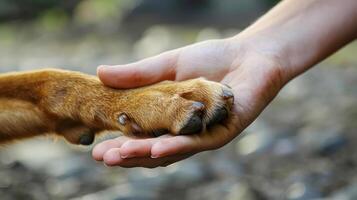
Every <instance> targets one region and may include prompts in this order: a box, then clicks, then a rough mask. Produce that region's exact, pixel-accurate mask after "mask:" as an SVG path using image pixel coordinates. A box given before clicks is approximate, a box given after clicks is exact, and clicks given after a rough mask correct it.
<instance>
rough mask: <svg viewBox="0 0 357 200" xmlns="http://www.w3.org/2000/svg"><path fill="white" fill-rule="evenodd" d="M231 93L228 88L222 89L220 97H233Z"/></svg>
mask: <svg viewBox="0 0 357 200" xmlns="http://www.w3.org/2000/svg"><path fill="white" fill-rule="evenodd" d="M233 96H234V95H233V93H232V92H231V91H229V90H223V94H222V97H223V99H225V100H227V99H231V98H233Z"/></svg>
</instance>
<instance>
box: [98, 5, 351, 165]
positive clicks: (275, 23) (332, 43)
mask: <svg viewBox="0 0 357 200" xmlns="http://www.w3.org/2000/svg"><path fill="white" fill-rule="evenodd" d="M356 22H357V1H355V0H285V1H283V2H281V3H280V4H278V5H277V6H276V7H275V8H273V9H272V10H271V11H269V12H268V13H267V14H266V15H264V16H263V17H262V18H260V19H259V20H258V21H257V22H255V23H254V24H253V25H251V26H250V27H248V28H247V29H246V30H244V31H243V32H241V33H240V34H238V35H237V36H235V37H232V38H228V39H223V40H212V41H206V42H202V43H197V44H193V45H190V46H187V47H183V48H180V49H176V50H172V51H169V52H165V53H162V54H160V55H158V56H155V57H152V58H147V59H144V60H142V61H139V62H136V63H132V64H128V65H120V66H102V67H99V68H98V76H99V78H100V79H101V80H102V82H103V83H104V84H106V85H108V86H111V87H117V88H131V87H138V86H143V85H147V84H152V83H155V82H158V81H162V80H179V81H180V80H185V79H191V78H195V77H199V76H203V77H206V78H208V79H210V80H214V81H219V82H222V83H225V84H227V85H229V86H231V87H232V90H233V92H234V95H235V107H234V112H235V114H236V116H238V119H239V121H238V122H237V125H236V126H235V129H234V130H230V132H224V131H220V132H217V133H215V134H213V135H214V137H204V136H199V135H198V136H197V135H196V136H162V137H159V138H151V139H140V140H134V139H130V138H127V137H119V138H116V139H113V140H108V141H104V142H102V143H100V144H98V145H97V146H96V147H95V148H94V150H93V157H94V158H95V159H96V160H100V161H101V160H104V162H105V163H106V164H107V165H111V166H112V165H119V166H123V167H137V166H143V167H157V166H166V165H168V164H171V163H173V162H176V161H178V160H182V159H184V158H187V157H189V156H191V155H193V154H195V153H198V152H201V151H205V150H210V149H217V148H219V147H221V146H223V145H224V144H226V143H228V142H230V141H231V140H232V139H233V138H234V137H235V136H237V135H239V133H240V132H241V131H242V130H244V128H246V127H247V126H248V125H249V124H250V123H251V122H253V121H254V120H255V118H256V117H257V116H258V115H259V114H260V113H261V112H262V110H263V109H264V108H265V107H266V106H267V105H268V104H269V102H270V101H271V100H272V99H273V98H274V97H275V96H276V94H277V93H278V92H279V90H280V89H281V88H282V87H283V86H284V85H285V84H286V83H287V82H288V81H289V80H291V79H292V78H294V77H296V76H298V75H299V74H301V73H302V72H304V71H305V70H307V69H308V68H310V67H312V66H313V65H314V64H316V63H318V62H319V61H321V60H323V59H324V58H326V57H327V56H329V55H330V54H332V53H333V52H335V51H337V50H338V49H339V48H341V47H342V46H344V45H345V44H347V43H348V42H351V41H352V40H354V39H355V38H356V36H357V23H356Z"/></svg>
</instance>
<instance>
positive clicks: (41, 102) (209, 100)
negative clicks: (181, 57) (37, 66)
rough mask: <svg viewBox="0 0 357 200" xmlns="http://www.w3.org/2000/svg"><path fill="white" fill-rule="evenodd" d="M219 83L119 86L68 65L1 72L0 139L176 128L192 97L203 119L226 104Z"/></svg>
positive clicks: (189, 109) (74, 137) (72, 137)
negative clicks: (67, 68) (200, 106)
mask: <svg viewBox="0 0 357 200" xmlns="http://www.w3.org/2000/svg"><path fill="white" fill-rule="evenodd" d="M222 88H225V86H223V85H221V84H218V83H215V82H211V81H207V80H204V79H193V80H189V81H184V82H172V81H165V82H162V83H158V84H155V85H151V86H147V87H142V88H137V89H127V90H118V89H112V88H108V87H106V86H104V85H103V84H102V83H101V82H100V81H99V80H98V79H97V78H96V77H94V76H90V75H86V74H82V73H79V72H73V71H65V70H55V69H45V70H40V71H30V72H21V73H5V74H1V75H0V143H4V142H7V141H11V140H14V139H21V138H28V137H32V136H36V135H41V134H45V133H55V134H58V135H62V136H64V137H65V138H66V139H67V140H68V141H69V142H71V143H74V144H78V143H79V139H80V137H81V136H82V135H83V134H92V135H94V134H95V133H98V132H101V131H103V130H120V131H121V132H123V133H124V134H127V135H135V136H138V137H152V134H151V133H152V131H153V130H159V129H167V130H169V131H170V132H171V133H172V134H178V132H179V130H180V129H181V128H182V126H183V125H184V124H185V123H186V122H187V120H188V118H189V116H191V115H192V112H193V108H192V103H193V102H195V101H198V102H202V103H203V104H204V105H205V117H204V121H208V120H209V118H210V117H211V116H212V115H213V112H214V109H215V107H216V106H218V105H221V104H225V102H224V100H223V99H222V98H221V93H222ZM227 105H228V106H230V104H227ZM123 113H124V114H126V116H128V119H127V121H126V123H125V125H122V124H120V123H119V122H118V117H119V116H120V115H121V114H123Z"/></svg>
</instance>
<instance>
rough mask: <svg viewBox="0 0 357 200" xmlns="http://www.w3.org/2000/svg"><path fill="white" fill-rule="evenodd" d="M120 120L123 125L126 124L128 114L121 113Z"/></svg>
mask: <svg viewBox="0 0 357 200" xmlns="http://www.w3.org/2000/svg"><path fill="white" fill-rule="evenodd" d="M118 121H119V123H120V124H121V125H125V124H126V122H127V121H128V116H127V115H126V114H124V113H122V114H120V115H119V118H118Z"/></svg>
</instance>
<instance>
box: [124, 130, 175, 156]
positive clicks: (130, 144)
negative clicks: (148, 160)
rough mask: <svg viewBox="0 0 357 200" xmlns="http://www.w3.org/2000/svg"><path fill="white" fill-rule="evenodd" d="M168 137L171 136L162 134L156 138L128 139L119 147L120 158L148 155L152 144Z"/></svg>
mask: <svg viewBox="0 0 357 200" xmlns="http://www.w3.org/2000/svg"><path fill="white" fill-rule="evenodd" d="M168 137H172V136H170V135H163V136H160V137H157V138H148V139H136V140H128V141H126V142H124V143H123V144H122V146H121V147H120V150H119V152H120V156H121V157H122V158H133V157H150V156H151V147H152V145H153V144H155V143H156V142H157V141H159V140H161V139H163V138H168Z"/></svg>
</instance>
